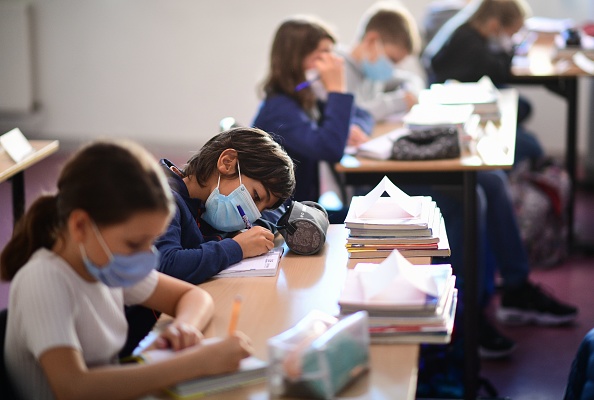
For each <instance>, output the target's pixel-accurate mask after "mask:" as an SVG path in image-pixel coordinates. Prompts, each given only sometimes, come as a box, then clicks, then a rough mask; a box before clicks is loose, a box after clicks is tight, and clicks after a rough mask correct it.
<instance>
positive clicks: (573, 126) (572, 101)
mask: <svg viewBox="0 0 594 400" xmlns="http://www.w3.org/2000/svg"><path fill="white" fill-rule="evenodd" d="M564 82H565V98H566V100H567V136H566V143H565V166H566V168H567V173H568V174H569V177H570V180H571V190H570V192H569V207H568V210H567V213H568V220H567V223H568V227H567V228H568V235H569V236H568V238H567V239H568V242H569V246H570V247H571V246H572V245H573V239H574V235H573V217H574V216H573V211H574V204H573V203H574V200H575V186H576V184H577V179H576V172H577V121H578V104H577V102H578V80H577V78H573V79H565V81H564Z"/></svg>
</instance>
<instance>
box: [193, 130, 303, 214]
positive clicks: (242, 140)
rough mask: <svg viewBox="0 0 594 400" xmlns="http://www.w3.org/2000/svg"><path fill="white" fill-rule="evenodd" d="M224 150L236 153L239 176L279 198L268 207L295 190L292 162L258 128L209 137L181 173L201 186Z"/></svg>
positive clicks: (268, 135)
mask: <svg viewBox="0 0 594 400" xmlns="http://www.w3.org/2000/svg"><path fill="white" fill-rule="evenodd" d="M226 149H234V150H235V151H237V159H238V162H239V167H240V168H241V174H242V175H245V176H247V177H250V178H252V179H255V180H257V181H259V182H261V183H262V185H264V188H265V189H266V191H267V192H268V193H272V194H273V195H274V196H276V197H278V198H279V200H278V201H277V202H276V203H275V204H274V206H273V207H272V208H278V207H279V206H280V205H281V204H282V203H284V202H285V200H287V199H288V198H289V197H291V195H292V194H293V191H294V190H295V172H294V166H293V161H292V160H291V157H289V156H288V155H287V153H286V152H285V150H284V149H283V148H282V147H281V145H280V144H278V143H277V142H276V141H274V139H273V138H272V136H271V135H270V134H269V133H267V132H265V131H263V130H261V129H258V128H245V127H239V128H233V129H229V130H226V131H223V132H220V133H219V134H217V135H215V136H213V137H212V138H210V139H209V140H208V141H207V142H206V144H205V145H204V146H203V147H202V148H201V149H200V150H199V151H198V152H197V153H195V154H194V155H193V156H192V157H191V158H190V159H189V160H188V162H187V163H186V165H185V166H184V170H183V174H184V175H186V176H192V177H194V178H195V179H196V182H198V184H199V185H200V186H205V185H206V182H207V181H208V179H209V178H210V177H211V176H212V174H213V173H214V172H215V171H216V169H217V162H218V159H219V157H220V156H221V153H222V152H223V151H224V150H226ZM238 175H239V174H238V173H236V176H238Z"/></svg>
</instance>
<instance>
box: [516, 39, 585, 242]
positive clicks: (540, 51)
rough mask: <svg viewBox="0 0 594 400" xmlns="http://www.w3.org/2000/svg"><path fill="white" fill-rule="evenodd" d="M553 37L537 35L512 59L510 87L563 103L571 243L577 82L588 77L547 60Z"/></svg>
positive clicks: (573, 67) (563, 63)
mask: <svg viewBox="0 0 594 400" xmlns="http://www.w3.org/2000/svg"><path fill="white" fill-rule="evenodd" d="M554 38H555V34H553V33H539V34H538V37H537V39H536V41H535V42H534V43H533V44H532V46H531V47H530V49H529V51H528V54H527V55H526V56H516V57H515V58H514V63H513V65H512V75H513V78H512V80H511V83H512V84H514V85H541V86H544V87H546V88H547V89H549V90H550V91H552V92H554V93H556V94H558V95H559V96H561V97H562V98H564V99H565V101H566V103H567V120H566V132H565V166H566V168H567V172H568V174H569V176H570V178H571V183H572V185H571V192H570V198H569V210H568V213H569V220H568V223H569V226H568V228H569V237H568V241H569V244H570V245H571V244H572V243H573V220H574V199H575V183H576V179H575V178H576V171H577V134H578V132H577V124H578V78H579V77H584V76H591V75H589V74H587V73H586V72H584V71H583V70H582V69H580V68H579V67H577V66H576V65H575V64H574V63H573V61H572V60H571V59H559V60H553V59H552V58H551V55H552V52H553V46H554Z"/></svg>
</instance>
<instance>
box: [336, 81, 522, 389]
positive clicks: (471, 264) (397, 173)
mask: <svg viewBox="0 0 594 400" xmlns="http://www.w3.org/2000/svg"><path fill="white" fill-rule="evenodd" d="M517 104H518V93H517V91H516V90H515V89H503V90H501V96H500V99H499V106H500V110H501V121H500V123H499V125H498V135H499V137H500V138H501V140H503V142H504V143H505V146H507V148H508V149H509V152H508V153H507V154H501V156H500V157H498V158H496V159H492V160H490V161H489V162H487V161H485V160H483V159H482V158H481V157H479V156H478V155H476V154H471V153H465V154H463V155H462V156H461V157H460V158H457V159H450V160H435V161H393V160H388V161H380V160H370V159H365V158H360V157H350V156H349V157H343V159H342V161H341V162H340V163H339V164H336V165H335V169H336V171H337V172H339V173H341V174H342V175H343V177H344V184H347V185H362V184H367V185H375V184H377V183H378V182H379V181H380V180H381V179H382V177H383V176H384V175H386V176H388V177H389V178H390V179H391V180H392V182H394V183H395V184H396V185H399V184H403V183H413V184H414V183H424V184H439V185H444V184H448V185H456V186H459V187H460V186H461V187H462V188H463V192H464V243H465V246H464V247H465V248H464V277H465V281H466V282H477V280H478V275H477V271H476V269H475V266H476V264H477V259H478V255H477V238H476V236H477V235H476V232H477V224H476V218H477V216H476V208H477V204H476V173H477V171H481V170H494V169H509V168H511V166H512V165H513V156H514V154H513V149H514V147H515V135H516V120H517ZM394 128H396V126H395V124H391V125H390V126H380V127H379V128H378V130H379V132H378V134H381V133H385V132H387V131H389V130H391V129H394ZM374 134H375V133H374ZM464 290H465V294H464V296H465V298H466V299H467V301H466V302H465V304H464V312H463V316H464V322H463V323H464V331H465V332H467V334H466V337H465V341H464V350H465V365H464V371H465V379H464V383H465V392H466V393H465V398H466V399H475V398H476V392H477V382H478V370H479V361H478V353H477V349H478V338H477V335H476V329H477V327H478V317H479V312H480V310H479V308H478V291H477V288H476V286H475V285H466V286H465V289H464Z"/></svg>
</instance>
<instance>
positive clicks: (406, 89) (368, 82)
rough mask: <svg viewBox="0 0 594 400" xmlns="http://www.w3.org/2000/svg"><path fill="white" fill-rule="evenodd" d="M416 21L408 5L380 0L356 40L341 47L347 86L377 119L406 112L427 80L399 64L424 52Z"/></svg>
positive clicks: (360, 103)
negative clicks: (400, 66) (350, 44)
mask: <svg viewBox="0 0 594 400" xmlns="http://www.w3.org/2000/svg"><path fill="white" fill-rule="evenodd" d="M420 46H421V38H420V35H419V32H418V29H417V25H416V22H415V20H414V18H413V17H412V15H411V14H410V12H408V10H407V9H406V8H404V6H402V5H400V4H398V3H394V2H387V1H384V2H378V3H375V4H374V5H373V6H371V7H370V8H369V9H368V10H367V11H366V12H365V14H364V15H363V16H362V18H361V22H360V23H359V29H358V33H357V37H356V40H355V43H354V44H353V45H352V46H350V47H347V46H344V45H343V46H337V53H338V54H340V55H341V56H342V57H344V59H345V71H346V88H347V91H348V92H350V93H352V94H353V95H354V96H355V103H356V104H357V106H358V107H360V108H362V109H364V110H365V111H367V112H369V113H370V114H371V115H372V116H373V118H374V119H375V121H376V122H380V121H383V120H385V119H386V118H387V117H389V116H393V115H398V114H400V115H402V114H403V113H405V112H407V111H408V110H410V108H411V107H412V106H413V105H414V104H416V103H417V96H418V94H419V92H420V91H421V90H422V89H424V87H425V82H424V80H423V79H422V78H421V77H420V76H418V75H417V74H416V73H414V72H412V71H409V70H406V69H403V68H398V63H400V62H401V61H403V60H404V59H405V58H407V57H408V56H410V55H416V54H418V53H419V51H420Z"/></svg>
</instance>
